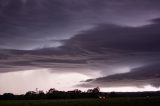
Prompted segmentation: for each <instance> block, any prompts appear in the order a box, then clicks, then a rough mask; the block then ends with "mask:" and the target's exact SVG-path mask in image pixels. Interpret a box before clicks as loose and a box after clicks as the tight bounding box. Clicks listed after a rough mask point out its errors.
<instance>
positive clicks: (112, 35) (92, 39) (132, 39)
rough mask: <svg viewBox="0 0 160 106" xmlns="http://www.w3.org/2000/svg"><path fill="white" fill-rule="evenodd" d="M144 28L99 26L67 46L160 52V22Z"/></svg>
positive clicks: (73, 39) (75, 37) (71, 41)
mask: <svg viewBox="0 0 160 106" xmlns="http://www.w3.org/2000/svg"><path fill="white" fill-rule="evenodd" d="M153 22H154V23H153V24H152V25H146V26H142V27H125V26H124V27H123V26H117V25H108V24H107V25H99V26H98V27H95V28H93V29H91V30H89V31H85V32H82V33H81V34H78V35H76V36H74V37H73V38H72V39H70V40H69V41H68V43H66V45H67V46H80V47H81V48H85V49H87V50H97V49H103V48H106V47H107V48H111V49H117V50H125V51H130V50H131V51H148V52H152V51H159V50H160V47H159V45H160V36H159V35H160V31H159V28H160V21H159V20H158V19H156V20H153Z"/></svg>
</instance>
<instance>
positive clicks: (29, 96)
mask: <svg viewBox="0 0 160 106" xmlns="http://www.w3.org/2000/svg"><path fill="white" fill-rule="evenodd" d="M101 96H103V97H134V96H136V97H142V96H143V97H144V96H145V97H149V96H160V92H126V93H125V92H124V93H119V92H111V93H105V92H100V88H99V87H96V88H93V89H88V90H87V92H82V91H81V90H79V89H75V90H72V91H67V92H65V91H58V90H56V89H55V88H51V89H49V90H48V91H47V92H46V93H44V92H43V91H42V90H37V89H36V91H28V92H26V93H25V94H23V95H14V94H12V93H4V94H3V95H0V100H37V99H78V98H98V97H101Z"/></svg>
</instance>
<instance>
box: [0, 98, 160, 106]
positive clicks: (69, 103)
mask: <svg viewBox="0 0 160 106" xmlns="http://www.w3.org/2000/svg"><path fill="white" fill-rule="evenodd" d="M0 106H160V97H146V98H145V97H139V98H138V97H137V98H136V97H135V98H109V99H105V100H100V99H68V100H67V99H66V100H8V101H7V100H3V101H0Z"/></svg>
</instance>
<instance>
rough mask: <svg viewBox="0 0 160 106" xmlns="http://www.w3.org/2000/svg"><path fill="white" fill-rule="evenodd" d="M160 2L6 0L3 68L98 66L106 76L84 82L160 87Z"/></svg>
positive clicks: (0, 37) (0, 39)
mask: <svg viewBox="0 0 160 106" xmlns="http://www.w3.org/2000/svg"><path fill="white" fill-rule="evenodd" d="M159 4H160V1H158V0H152V1H150V0H134V1H133V0H101V1H99V0H81V1H79V0H0V73H6V72H15V71H24V70H34V69H35V70H37V69H47V70H49V71H50V72H51V73H70V72H76V73H81V74H86V75H92V74H93V73H95V72H96V73H99V75H97V76H96V77H100V78H95V79H94V78H93V79H89V80H88V81H84V82H82V83H81V84H80V85H79V86H81V87H91V86H92V87H93V86H102V87H108V86H109V87H111V86H137V87H143V86H145V85H152V86H154V87H159V78H160V76H159V72H160V70H159V69H160V67H159V63H160V46H159V45H160V18H159V17H160V12H159V11H160V7H159ZM135 7H136V8H135ZM130 82H133V83H130Z"/></svg>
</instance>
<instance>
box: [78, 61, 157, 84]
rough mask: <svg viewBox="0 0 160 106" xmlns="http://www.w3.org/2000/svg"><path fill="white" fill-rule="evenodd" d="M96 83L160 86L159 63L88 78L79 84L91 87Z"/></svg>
mask: <svg viewBox="0 0 160 106" xmlns="http://www.w3.org/2000/svg"><path fill="white" fill-rule="evenodd" d="M96 85H97V86H101V87H120V86H123V87H124V86H136V87H144V86H146V85H152V86H154V87H160V65H159V63H157V64H151V65H148V66H143V67H139V68H134V69H132V70H131V71H130V72H128V73H122V74H114V75H110V76H106V77H101V78H97V79H89V80H87V81H85V82H83V83H82V84H81V85H79V86H82V87H91V86H96Z"/></svg>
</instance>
